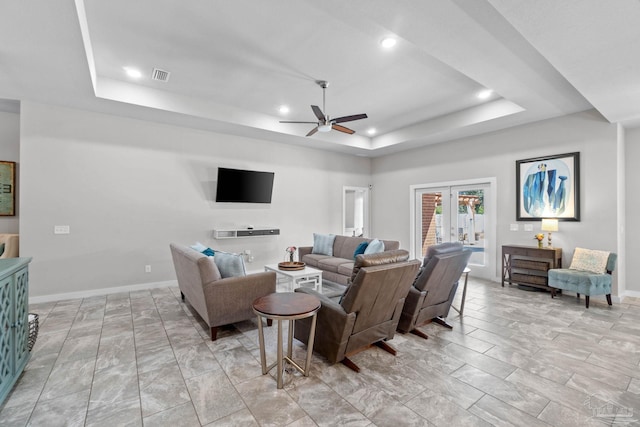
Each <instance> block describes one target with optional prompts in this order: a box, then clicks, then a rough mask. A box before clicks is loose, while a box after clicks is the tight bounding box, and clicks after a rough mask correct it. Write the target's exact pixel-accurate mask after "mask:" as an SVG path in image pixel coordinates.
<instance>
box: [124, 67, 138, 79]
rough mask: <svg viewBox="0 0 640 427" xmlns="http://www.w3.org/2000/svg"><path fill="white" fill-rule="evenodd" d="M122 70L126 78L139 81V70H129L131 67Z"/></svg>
mask: <svg viewBox="0 0 640 427" xmlns="http://www.w3.org/2000/svg"><path fill="white" fill-rule="evenodd" d="M123 68H124V71H125V72H126V73H127V76H129V77H131V78H133V79H139V78H140V77H142V73H141V72H140V70H138V69H136V68H131V67H123Z"/></svg>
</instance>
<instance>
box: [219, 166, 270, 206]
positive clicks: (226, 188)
mask: <svg viewBox="0 0 640 427" xmlns="http://www.w3.org/2000/svg"><path fill="white" fill-rule="evenodd" d="M274 175H275V174H274V173H273V172H259V171H250V170H242V169H228V168H218V185H217V190H216V202H228V203H271V193H272V192H273V177H274Z"/></svg>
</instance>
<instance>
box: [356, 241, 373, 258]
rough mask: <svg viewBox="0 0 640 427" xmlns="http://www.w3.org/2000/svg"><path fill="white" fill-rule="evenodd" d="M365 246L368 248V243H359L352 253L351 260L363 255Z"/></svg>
mask: <svg viewBox="0 0 640 427" xmlns="http://www.w3.org/2000/svg"><path fill="white" fill-rule="evenodd" d="M367 246H369V242H362V243H360V244H359V245H358V247H357V248H356V250H355V251H354V252H353V259H356V257H357V256H358V255H361V254H363V253H364V251H365V250H366V249H367Z"/></svg>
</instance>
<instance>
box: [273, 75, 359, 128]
mask: <svg viewBox="0 0 640 427" xmlns="http://www.w3.org/2000/svg"><path fill="white" fill-rule="evenodd" d="M316 83H317V84H318V86H320V87H321V88H322V110H321V109H320V108H319V107H318V106H317V105H312V106H311V109H312V110H313V114H315V115H316V117H317V118H318V121H317V122H298V121H289V120H280V123H309V124H314V125H316V127H314V128H313V129H311V130H310V131H309V133H308V134H306V135H305V136H311V135H313V134H314V133H316V132H329V131H330V130H331V129H333V130H337V131H339V132H344V133H348V134H349V135H352V134H354V133H355V132H356V131H354V130H352V129H349V128H348V127H345V126H342V125H339V124H338V123H344V122H352V121H354V120H360V119H366V118H367V115H366V114H354V115H352V116H343V117H337V118H335V119H332V118H331V117H329V115H325V114H324V113H323V111H326V108H325V90H326V89H327V87H329V82H327V81H325V80H317V81H316Z"/></svg>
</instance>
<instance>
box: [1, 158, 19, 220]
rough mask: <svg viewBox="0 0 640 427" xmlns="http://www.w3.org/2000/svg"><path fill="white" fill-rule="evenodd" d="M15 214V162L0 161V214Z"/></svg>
mask: <svg viewBox="0 0 640 427" xmlns="http://www.w3.org/2000/svg"><path fill="white" fill-rule="evenodd" d="M15 214H16V162H5V161H0V216H15Z"/></svg>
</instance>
